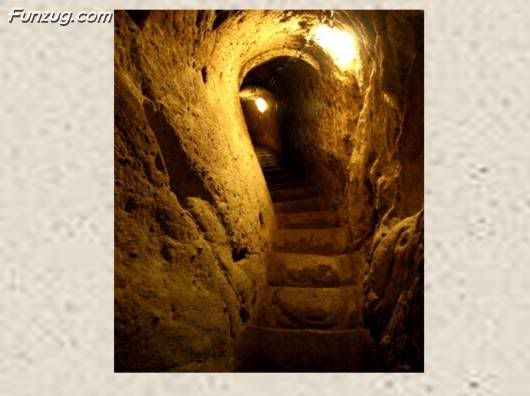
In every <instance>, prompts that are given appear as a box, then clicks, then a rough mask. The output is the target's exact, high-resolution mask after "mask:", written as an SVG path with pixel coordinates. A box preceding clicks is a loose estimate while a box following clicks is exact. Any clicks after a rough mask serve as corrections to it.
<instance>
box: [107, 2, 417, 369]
mask: <svg viewBox="0 0 530 396" xmlns="http://www.w3.org/2000/svg"><path fill="white" fill-rule="evenodd" d="M114 42H115V64H114V67H115V89H114V91H115V156H114V158H115V162H114V163H115V267H114V275H115V277H114V282H115V283H114V286H115V287H114V289H115V301H114V312H115V316H114V317H115V319H114V320H115V322H114V331H115V334H114V335H115V338H114V340H115V350H114V354H115V371H117V372H421V371H423V365H424V363H423V362H424V333H423V329H424V325H423V323H424V305H423V301H424V278H423V210H424V209H423V206H424V204H423V177H424V176H423V147H424V143H423V13H422V12H421V11H413V10H411V11H384V10H378V11H354V10H351V11H346V10H341V11H317V10H312V11H306V10H296V11H289V10H252V11H250V10H249V11H245V10H234V11H229V10H226V11H213V10H200V11H191V10H190V11H116V14H115V41H114Z"/></svg>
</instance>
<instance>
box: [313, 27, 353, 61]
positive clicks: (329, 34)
mask: <svg viewBox="0 0 530 396" xmlns="http://www.w3.org/2000/svg"><path fill="white" fill-rule="evenodd" d="M313 37H314V40H315V41H316V42H317V44H318V45H320V46H321V47H322V48H323V49H324V50H325V51H326V52H327V53H328V54H329V56H331V58H333V62H335V64H336V65H337V66H338V68H339V69H341V70H342V71H344V70H347V69H349V68H350V67H351V66H352V64H353V60H354V59H355V58H357V55H358V52H357V44H356V43H355V39H354V38H353V36H352V35H351V34H350V33H348V32H345V31H344V30H340V29H337V28H332V27H329V26H327V25H318V26H317V27H316V28H315V30H314V31H313Z"/></svg>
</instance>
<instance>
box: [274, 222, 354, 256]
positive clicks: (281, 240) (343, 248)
mask: <svg viewBox="0 0 530 396" xmlns="http://www.w3.org/2000/svg"><path fill="white" fill-rule="evenodd" d="M349 240H350V239H349V235H348V230H347V229H346V228H344V227H334V228H280V229H278V230H277V231H276V233H275V235H274V237H273V239H272V250H273V251H277V252H290V253H316V254H342V253H346V252H347V251H348V249H349V247H350V243H349Z"/></svg>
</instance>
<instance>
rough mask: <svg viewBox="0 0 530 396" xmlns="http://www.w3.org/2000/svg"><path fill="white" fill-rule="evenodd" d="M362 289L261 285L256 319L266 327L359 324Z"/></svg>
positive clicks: (317, 327)
mask: <svg viewBox="0 0 530 396" xmlns="http://www.w3.org/2000/svg"><path fill="white" fill-rule="evenodd" d="M361 301H362V290H361V287H360V286H344V287H331V288H323V287H318V288H315V287H283V286H281V287H276V286H270V287H265V288H263V289H262V291H261V293H260V296H259V300H258V315H257V318H256V323H257V324H258V325H259V326H265V327H281V328H293V329H302V328H313V329H345V328H356V327H359V326H360V324H361V322H362V320H361Z"/></svg>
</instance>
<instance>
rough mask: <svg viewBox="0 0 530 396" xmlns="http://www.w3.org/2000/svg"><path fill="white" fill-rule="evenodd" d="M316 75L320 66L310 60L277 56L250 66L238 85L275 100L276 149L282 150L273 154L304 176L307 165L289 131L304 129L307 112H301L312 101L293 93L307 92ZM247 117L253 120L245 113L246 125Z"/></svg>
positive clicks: (315, 79) (312, 84)
mask: <svg viewBox="0 0 530 396" xmlns="http://www.w3.org/2000/svg"><path fill="white" fill-rule="evenodd" d="M299 54H300V53H299ZM318 73H319V65H318V63H316V61H315V60H314V59H313V58H308V57H307V56H306V57H302V56H300V55H299V56H292V55H280V56H275V57H273V58H271V59H268V60H266V61H263V62H261V63H259V64H257V65H255V66H254V67H252V68H251V69H250V70H249V71H248V72H247V73H246V75H245V76H244V78H243V80H242V83H241V90H242V92H243V91H245V90H246V89H248V88H247V87H258V88H259V89H261V90H263V91H264V92H265V93H266V92H268V93H270V94H269V97H272V98H274V102H275V104H274V105H275V106H276V109H277V110H276V112H275V114H274V116H275V117H276V118H277V128H278V132H277V133H275V137H276V139H278V140H279V141H278V143H277V145H276V147H277V148H281V150H275V151H276V152H277V153H278V155H279V156H280V158H281V160H282V162H283V163H285V164H286V165H288V166H289V167H291V168H293V169H296V170H297V171H298V172H301V173H305V174H307V171H306V170H307V166H305V164H304V157H303V156H302V155H301V153H300V148H299V145H297V144H296V142H295V141H294V139H293V134H292V133H291V132H292V131H293V130H297V129H298V130H300V129H303V128H304V122H305V121H306V120H305V115H307V113H308V112H307V111H305V110H303V109H304V108H305V107H306V106H307V103H311V101H313V100H314V99H311V98H309V97H305V98H302V97H300V96H297V94H296V92H297V91H298V90H301V89H302V90H304V91H306V92H307V91H308V89H310V88H311V87H313V86H314V85H315V84H316V81H318V79H319V78H320V76H319V74H318ZM263 91H262V92H263ZM264 96H267V95H266V94H265V95H264ZM249 115H250V116H251V118H253V117H252V115H251V114H249V113H248V112H245V117H246V121H247V125H249V124H252V123H253V120H251V119H249ZM258 115H259V114H258ZM251 129H252V128H251Z"/></svg>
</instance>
